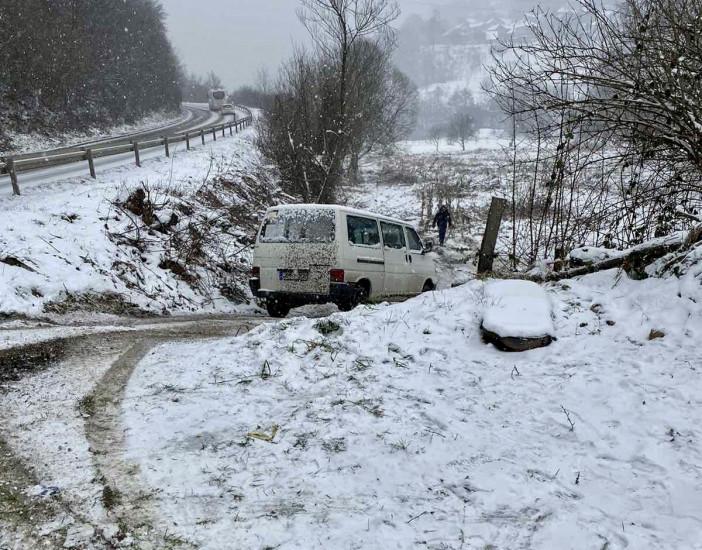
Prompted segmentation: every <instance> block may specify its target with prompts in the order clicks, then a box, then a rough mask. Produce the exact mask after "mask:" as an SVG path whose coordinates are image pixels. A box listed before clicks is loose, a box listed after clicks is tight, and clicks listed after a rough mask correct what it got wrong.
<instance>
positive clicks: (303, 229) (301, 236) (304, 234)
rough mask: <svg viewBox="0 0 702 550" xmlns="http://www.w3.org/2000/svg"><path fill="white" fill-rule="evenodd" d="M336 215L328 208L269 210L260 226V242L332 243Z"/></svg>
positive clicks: (334, 233) (334, 234)
mask: <svg viewBox="0 0 702 550" xmlns="http://www.w3.org/2000/svg"><path fill="white" fill-rule="evenodd" d="M335 220H336V216H335V212H334V210H329V209H328V208H325V209H322V208H286V209H281V210H271V211H270V212H268V214H267V215H266V219H265V220H264V221H263V225H262V226H261V235H260V237H259V241H260V242H262V243H332V242H334V238H335V236H336V222H335Z"/></svg>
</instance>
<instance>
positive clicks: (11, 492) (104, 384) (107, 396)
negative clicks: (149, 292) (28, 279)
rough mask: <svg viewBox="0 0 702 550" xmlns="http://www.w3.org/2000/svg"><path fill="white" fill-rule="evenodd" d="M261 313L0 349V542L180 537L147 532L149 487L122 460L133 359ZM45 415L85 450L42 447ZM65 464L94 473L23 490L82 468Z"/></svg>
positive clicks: (240, 327)
mask: <svg viewBox="0 0 702 550" xmlns="http://www.w3.org/2000/svg"><path fill="white" fill-rule="evenodd" d="M259 322H261V319H260V318H256V319H255V318H228V319H221V318H217V319H216V318H212V319H207V318H199V319H197V320H194V321H193V320H185V319H175V320H168V321H161V320H159V321H154V322H152V323H150V324H148V325H147V326H138V327H132V328H131V329H130V330H129V331H128V332H124V331H120V330H119V329H117V330H116V331H114V332H109V333H100V334H89V335H86V336H76V337H72V338H62V339H59V340H51V341H49V342H40V343H33V344H31V345H29V346H24V347H22V348H15V349H13V350H3V351H2V352H0V367H9V368H7V369H4V370H5V374H6V375H8V376H5V377H3V376H1V374H2V371H3V368H0V409H2V410H0V454H1V455H2V457H0V550H5V547H6V548H12V549H14V548H32V547H35V546H39V545H41V546H42V547H45V548H61V547H64V546H65V545H66V544H68V547H74V548H112V547H115V545H117V544H120V545H126V546H128V547H129V546H131V547H138V548H172V547H174V546H179V545H177V544H175V543H174V541H171V540H169V539H168V536H167V534H164V533H155V532H154V530H153V528H152V525H153V522H152V518H153V510H152V509H151V505H150V504H151V503H150V494H149V493H148V492H145V491H144V489H143V487H142V486H141V484H140V483H139V481H138V470H137V469H136V467H135V466H134V465H132V464H129V463H128V462H126V461H125V460H124V459H123V450H124V436H125V434H124V431H123V428H122V425H121V418H120V417H121V402H122V399H123V397H124V390H125V388H126V385H127V382H128V381H129V378H130V376H131V374H132V373H133V371H134V369H135V368H136V366H137V364H138V363H139V361H140V360H141V359H142V358H143V357H144V356H145V355H146V354H148V353H149V352H150V351H151V350H152V349H153V348H154V347H155V346H157V345H159V344H162V343H165V342H170V341H184V340H185V341H187V340H200V339H209V338H222V337H228V336H237V335H239V334H243V333H245V332H247V331H248V330H250V329H251V328H252V327H254V326H255V325H256V324H258V323H259ZM46 350H48V351H46ZM45 351H46V352H45ZM3 362H4V365H3ZM57 381H60V382H58V383H57ZM64 381H65V382H66V384H65V387H61V388H59V390H55V391H54V393H52V392H48V393H49V395H48V396H41V395H37V393H38V392H37V391H36V390H37V387H38V388H40V389H41V388H43V387H45V386H47V385H50V386H56V385H57V384H58V385H61V386H63V383H64ZM56 392H58V393H56ZM13 400H14V401H13ZM18 401H19V402H21V403H22V405H23V406H26V407H27V409H26V410H24V411H22V410H20V411H17V412H14V413H13V410H12V409H13V408H14V407H13V406H12V404H13V403H16V402H18ZM52 401H53V402H54V403H55V404H56V406H55V407H52V406H51V403H52ZM47 411H50V412H47ZM47 415H55V416H56V418H54V419H51V420H50V421H51V422H52V423H53V424H55V423H56V421H57V420H58V421H63V423H64V424H65V426H66V430H67V431H69V432H71V434H70V435H72V436H74V437H73V439H72V440H74V441H75V440H76V439H78V438H80V439H82V440H83V441H85V440H87V444H85V445H84V447H85V450H84V452H83V453H80V452H79V451H80V449H75V448H74V449H71V448H69V449H68V450H69V451H71V452H73V453H74V456H72V457H67V456H65V453H59V454H56V453H51V452H49V451H47V452H46V453H44V452H42V451H44V449H43V447H44V442H43V441H42V440H41V433H42V431H43V430H46V429H47V428H45V427H44V424H45V423H46V422H48V421H47V420H46V418H45V417H46V416H47ZM35 418H37V420H32V419H35ZM50 428H51V426H48V429H50ZM59 437H60V436H59ZM70 440H71V439H70V438H69V441H70ZM74 447H75V445H74ZM37 449H39V452H32V451H33V450H37ZM59 449H61V447H60V446H59ZM70 469H86V470H87V469H92V470H93V471H94V472H93V473H94V475H92V476H86V475H83V476H82V477H83V478H85V479H87V478H91V479H89V480H88V481H83V483H82V485H81V484H80V483H74V486H72V487H67V488H66V489H65V490H61V491H57V492H56V494H52V495H49V496H48V497H47V496H46V495H42V496H40V497H38V496H36V495H30V494H29V491H28V488H31V487H35V486H39V487H41V485H40V481H39V480H42V479H55V478H57V477H63V476H61V474H60V473H61V472H65V473H66V477H69V478H80V477H81V476H80V475H71V473H70ZM66 470H69V471H66ZM57 472H59V473H58V474H57ZM69 485H70V484H69Z"/></svg>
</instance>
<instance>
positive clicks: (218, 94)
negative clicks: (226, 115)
mask: <svg viewBox="0 0 702 550" xmlns="http://www.w3.org/2000/svg"><path fill="white" fill-rule="evenodd" d="M224 95H225V94H224V92H222V91H217V92H212V97H214V98H215V99H224Z"/></svg>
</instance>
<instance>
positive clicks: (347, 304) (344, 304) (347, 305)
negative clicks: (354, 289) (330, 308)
mask: <svg viewBox="0 0 702 550" xmlns="http://www.w3.org/2000/svg"><path fill="white" fill-rule="evenodd" d="M357 305H358V302H357V301H356V300H343V301H341V302H337V303H336V307H338V308H339V311H351V310H352V309H354V308H355V307H356V306H357Z"/></svg>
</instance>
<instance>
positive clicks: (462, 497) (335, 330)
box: [123, 270, 702, 550]
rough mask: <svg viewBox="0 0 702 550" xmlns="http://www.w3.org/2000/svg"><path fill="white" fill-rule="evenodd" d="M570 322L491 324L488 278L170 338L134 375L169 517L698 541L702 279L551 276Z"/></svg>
mask: <svg viewBox="0 0 702 550" xmlns="http://www.w3.org/2000/svg"><path fill="white" fill-rule="evenodd" d="M548 294H549V297H550V299H551V301H552V303H553V306H554V311H555V326H556V331H555V334H556V336H557V340H556V341H555V342H554V343H553V344H552V345H551V346H550V347H548V348H543V349H539V350H534V351H530V352H527V353H524V354H518V355H517V354H505V353H502V352H499V351H497V350H496V349H494V348H493V347H492V346H491V345H486V344H484V343H483V342H482V341H481V337H480V332H479V324H480V320H481V316H482V311H483V309H484V307H485V306H486V300H485V298H484V283H483V282H481V281H473V282H471V283H469V284H467V285H465V286H462V287H459V288H455V289H451V290H446V291H442V292H437V293H431V294H427V295H423V296H421V297H418V298H415V299H412V300H410V301H408V302H406V303H403V304H397V305H392V306H390V305H387V304H382V305H379V306H374V307H368V308H360V309H358V310H356V311H354V312H351V313H349V314H340V313H339V314H334V315H332V316H331V317H330V318H329V319H328V321H326V322H320V321H314V320H308V319H304V318H296V319H292V320H287V321H282V322H278V323H270V324H266V325H263V326H261V327H259V328H258V329H256V330H254V331H253V332H251V333H250V334H248V335H246V336H244V337H242V338H235V339H226V340H222V341H220V342H218V343H212V342H209V343H190V344H183V345H178V344H169V345H164V346H162V347H160V348H158V349H157V350H156V351H155V352H154V353H152V354H151V355H149V356H148V357H147V358H146V359H144V360H143V361H142V362H141V363H140V365H139V366H138V367H137V370H136V372H135V374H134V376H133V377H132V379H131V381H130V382H129V385H128V387H127V390H126V399H125V401H124V408H123V421H124V423H125V429H126V433H127V434H128V435H127V451H126V452H127V458H128V460H129V461H130V462H133V463H134V464H135V465H136V466H138V471H139V476H140V479H141V481H142V482H143V483H144V484H145V485H146V486H147V487H150V488H151V489H152V490H153V491H154V493H153V494H154V496H153V498H154V500H155V509H156V510H157V513H156V521H157V522H158V523H159V525H158V527H159V528H160V530H161V531H164V530H165V531H167V532H168V533H170V534H172V536H174V537H176V538H177V540H180V541H182V542H183V543H192V544H193V545H195V546H196V547H200V548H222V547H229V548H281V549H286V548H301V549H306V550H307V549H312V548H359V549H361V548H363V549H372V548H384V549H387V548H417V547H423V548H433V549H439V548H441V549H449V548H454V549H459V548H463V549H466V548H475V549H478V548H479V549H485V548H505V549H507V548H509V549H517V548H540V549H554V548H569V549H592V548H598V549H601V548H608V549H616V548H636V549H637V550H638V549H659V548H666V549H681V550H682V549H686V550H689V549H695V548H697V549H699V548H702V542H701V541H702V469H701V468H700V464H702V432H701V431H700V420H701V419H700V415H699V410H700V405H702V399H701V398H700V396H701V395H702V378H701V372H700V353H699V348H698V343H699V339H700V338H701V337H702V291H701V290H700V285H699V280H698V279H695V278H694V277H693V276H691V275H690V276H685V277H683V278H681V279H676V278H668V279H649V280H645V281H633V280H629V279H627V277H626V275H623V274H621V273H619V272H617V271H615V270H612V271H607V272H601V273H597V274H594V275H589V276H586V277H584V278H582V279H579V280H574V281H568V282H567V283H560V284H558V285H554V286H551V287H549V288H548Z"/></svg>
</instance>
